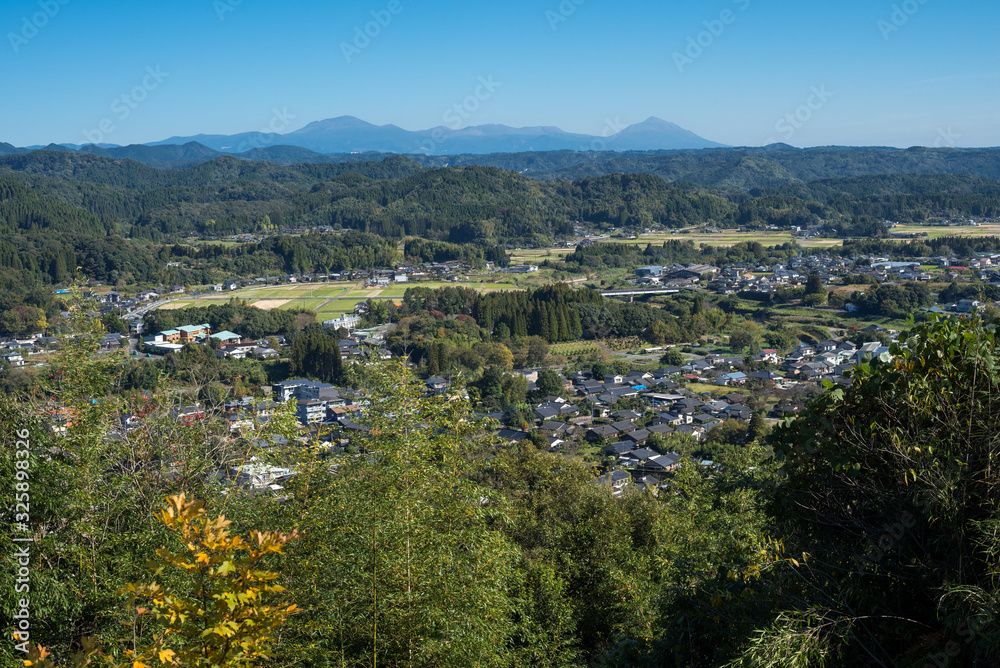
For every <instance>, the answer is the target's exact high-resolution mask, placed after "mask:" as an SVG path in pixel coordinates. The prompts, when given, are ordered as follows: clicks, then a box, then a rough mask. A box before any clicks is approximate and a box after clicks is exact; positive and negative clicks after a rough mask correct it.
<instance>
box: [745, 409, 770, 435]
mask: <svg viewBox="0 0 1000 668" xmlns="http://www.w3.org/2000/svg"><path fill="white" fill-rule="evenodd" d="M767 433H768V428H767V423H766V422H764V416H763V414H762V413H761V411H759V410H755V411H754V412H753V416H752V417H751V418H750V424H749V425H747V440H748V441H756V440H758V439H761V438H763V437H765V436H766V435H767Z"/></svg>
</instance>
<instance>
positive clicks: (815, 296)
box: [802, 292, 826, 308]
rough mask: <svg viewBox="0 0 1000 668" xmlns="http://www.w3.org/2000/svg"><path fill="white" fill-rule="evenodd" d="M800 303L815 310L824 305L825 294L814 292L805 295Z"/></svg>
mask: <svg viewBox="0 0 1000 668" xmlns="http://www.w3.org/2000/svg"><path fill="white" fill-rule="evenodd" d="M802 303H803V304H805V305H806V306H811V307H813V308H816V307H817V306H822V305H823V304H825V303H826V294H825V293H815V292H814V293H811V294H807V295H806V296H805V298H803V300H802Z"/></svg>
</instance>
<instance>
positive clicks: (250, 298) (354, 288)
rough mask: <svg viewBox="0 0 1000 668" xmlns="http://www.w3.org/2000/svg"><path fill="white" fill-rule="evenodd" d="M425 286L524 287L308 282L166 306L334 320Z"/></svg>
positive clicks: (487, 289)
mask: <svg viewBox="0 0 1000 668" xmlns="http://www.w3.org/2000/svg"><path fill="white" fill-rule="evenodd" d="M411 287H422V288H430V289H432V290H435V289H437V288H442V287H458V288H470V289H472V290H476V291H479V292H497V291H500V290H520V289H523V288H519V287H517V286H516V285H512V284H510V283H471V282H469V283H452V282H445V281H421V282H417V283H394V284H392V285H390V286H389V287H386V288H366V287H363V285H362V284H360V283H357V282H340V283H304V284H301V285H270V286H262V287H259V288H246V289H242V290H233V291H232V292H212V293H208V294H204V295H199V296H198V297H190V298H184V299H179V300H177V301H173V302H170V303H169V304H165V305H164V306H162V307H160V308H163V309H169V310H173V309H182V308H187V307H189V306H208V305H212V304H225V303H226V302H228V301H229V300H230V299H234V298H235V299H245V300H247V302H248V303H249V304H250V305H251V306H256V307H257V308H262V309H265V310H270V309H274V308H281V309H302V308H304V309H306V310H309V311H313V312H314V313H316V315H317V318H319V319H324V320H326V319H332V318H336V317H338V316H340V315H342V314H344V313H353V312H354V305H355V304H356V303H357V302H360V301H365V300H367V299H391V300H393V301H397V302H398V301H400V300H402V298H403V294H404V293H405V292H406V290H407V288H411Z"/></svg>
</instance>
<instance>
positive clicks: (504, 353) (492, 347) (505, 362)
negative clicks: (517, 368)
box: [482, 342, 514, 371]
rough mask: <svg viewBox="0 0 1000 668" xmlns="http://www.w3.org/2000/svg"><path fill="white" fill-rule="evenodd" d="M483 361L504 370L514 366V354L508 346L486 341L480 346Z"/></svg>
mask: <svg viewBox="0 0 1000 668" xmlns="http://www.w3.org/2000/svg"><path fill="white" fill-rule="evenodd" d="M482 356H483V362H484V364H486V365H487V366H495V367H498V368H500V369H503V370H504V371H510V370H511V369H513V368H514V355H513V353H511V352H510V348H508V347H507V346H505V345H504V344H502V343H496V342H494V343H487V344H485V345H484V346H483V347H482Z"/></svg>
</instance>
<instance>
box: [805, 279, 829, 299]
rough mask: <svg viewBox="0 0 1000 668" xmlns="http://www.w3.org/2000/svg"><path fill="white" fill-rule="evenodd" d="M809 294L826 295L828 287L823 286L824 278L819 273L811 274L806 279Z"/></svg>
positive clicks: (806, 292)
mask: <svg viewBox="0 0 1000 668" xmlns="http://www.w3.org/2000/svg"><path fill="white" fill-rule="evenodd" d="M805 294H807V295H825V294H826V287H824V286H823V280H822V279H821V278H820V277H819V274H809V278H808V279H807V280H806V290H805Z"/></svg>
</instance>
